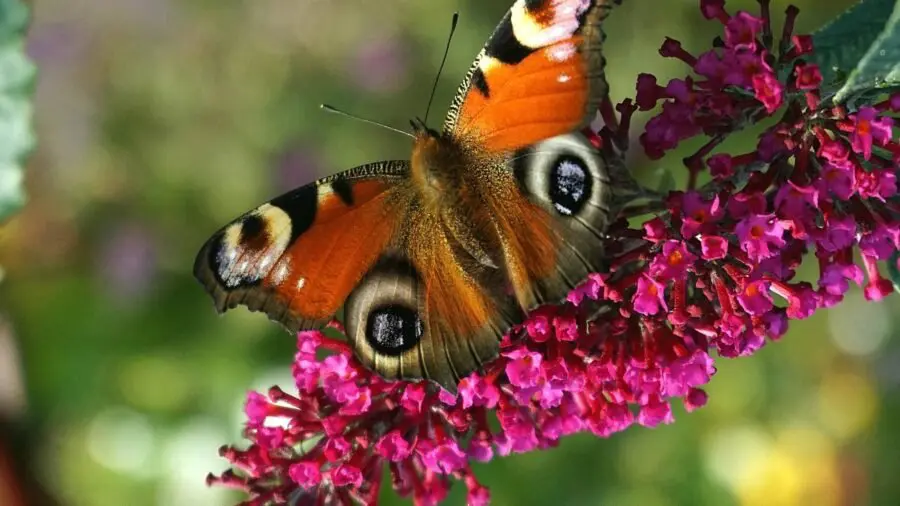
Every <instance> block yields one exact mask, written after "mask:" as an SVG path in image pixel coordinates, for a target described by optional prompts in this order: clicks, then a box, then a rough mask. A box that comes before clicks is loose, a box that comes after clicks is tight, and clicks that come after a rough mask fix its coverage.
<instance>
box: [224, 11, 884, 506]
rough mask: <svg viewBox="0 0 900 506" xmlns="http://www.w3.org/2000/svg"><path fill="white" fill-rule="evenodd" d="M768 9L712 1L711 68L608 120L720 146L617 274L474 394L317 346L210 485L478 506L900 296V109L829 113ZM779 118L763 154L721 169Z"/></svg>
mask: <svg viewBox="0 0 900 506" xmlns="http://www.w3.org/2000/svg"><path fill="white" fill-rule="evenodd" d="M760 3H761V5H762V9H761V12H760V15H759V16H755V15H751V14H748V13H744V12H738V13H736V14H734V15H732V14H730V13H729V12H728V11H726V9H725V2H724V1H723V0H701V1H700V7H701V11H702V13H703V15H704V16H705V17H706V18H707V19H711V20H715V21H716V22H718V23H721V25H722V28H723V30H724V35H723V38H721V39H719V41H718V43H717V44H715V47H714V48H713V49H711V50H709V51H706V52H704V53H702V54H700V55H699V56H695V55H692V54H690V53H689V52H688V51H686V50H685V49H684V48H683V47H682V45H681V44H680V42H678V41H676V40H673V39H667V40H666V41H665V42H664V43H663V45H662V47H661V49H660V53H661V54H662V55H663V56H665V57H669V58H675V59H678V60H680V61H682V62H683V63H684V64H686V65H687V67H688V69H689V71H690V73H691V74H690V75H687V76H685V77H684V78H679V79H673V80H671V81H669V82H668V83H667V84H666V85H665V86H661V85H660V84H659V82H658V79H657V78H656V77H654V76H652V75H650V74H642V75H641V76H639V77H638V80H637V86H636V92H637V95H636V98H635V100H634V101H632V100H630V99H629V100H626V101H625V102H623V103H622V104H620V105H619V107H616V106H614V105H613V104H612V103H610V102H609V101H606V102H604V103H603V104H602V105H601V107H600V113H601V116H602V117H603V120H604V123H605V125H606V126H605V127H604V128H603V129H602V130H600V132H592V131H587V132H586V134H587V135H591V136H593V137H594V140H595V141H596V145H598V146H604V148H603V149H606V150H607V153H608V154H609V155H610V156H615V152H614V151H615V150H614V149H612V147H614V146H615V147H622V148H624V146H623V145H622V143H623V140H624V139H628V138H629V131H628V125H629V124H631V115H632V114H633V113H634V112H635V111H636V110H641V111H651V110H656V111H658V113H656V114H655V115H654V116H653V117H652V118H650V119H649V121H648V122H647V123H646V126H645V127H644V130H643V132H641V134H640V137H639V141H640V147H641V148H642V149H643V151H644V153H645V154H646V155H647V156H648V157H650V158H652V159H658V158H662V157H664V156H665V155H666V154H667V153H668V152H670V151H672V150H673V149H675V148H677V147H678V146H679V145H680V144H681V143H682V142H683V141H685V140H687V139H691V138H693V137H696V136H700V135H703V136H705V137H706V138H708V141H707V142H706V144H704V145H703V146H701V147H700V148H699V149H698V150H697V151H696V152H695V153H694V154H692V155H690V156H688V157H686V158H684V159H683V164H684V166H685V169H686V170H687V176H688V177H687V185H686V187H685V188H684V189H682V190H681V191H673V192H670V193H669V194H668V195H665V196H663V197H662V198H660V199H659V200H658V201H655V202H652V204H651V205H649V206H641V208H640V209H637V208H636V209H635V210H632V209H628V210H626V211H625V212H624V213H623V217H624V218H630V220H627V219H621V220H619V221H617V222H616V223H615V225H613V226H612V227H611V228H610V229H609V230H608V231H607V233H606V235H607V236H608V238H607V239H605V241H606V244H604V246H605V248H604V251H605V255H606V257H607V258H606V259H607V260H608V261H609V269H608V271H607V272H603V273H593V274H591V275H590V276H589V277H588V278H587V279H585V280H584V281H583V282H582V283H581V285H580V286H578V287H577V288H575V289H574V290H572V291H571V292H570V293H569V295H568V297H567V298H566V301H565V302H564V303H562V304H558V305H546V306H542V307H540V308H537V309H536V310H534V311H533V312H531V314H529V315H528V316H527V318H526V319H525V320H524V321H522V322H520V324H519V325H517V326H516V327H515V328H513V329H512V330H511V331H510V332H509V334H508V335H507V336H505V338H504V340H503V342H502V343H501V353H500V356H499V357H498V358H497V359H495V360H494V361H492V362H491V363H489V364H486V366H485V367H484V369H483V370H481V371H478V372H476V373H473V374H471V375H470V376H468V377H466V378H464V379H462V380H461V382H460V383H459V385H458V394H457V395H455V396H454V395H451V394H449V393H448V392H446V391H443V390H441V389H440V388H438V387H436V386H435V385H433V384H431V383H428V382H389V381H386V380H384V379H382V378H381V377H380V376H378V375H377V374H375V373H373V372H371V371H370V370H368V369H366V368H365V367H363V366H362V365H361V364H360V362H359V361H357V359H356V358H355V357H354V355H353V351H352V348H351V347H350V346H349V345H348V344H347V343H346V342H344V341H342V340H339V339H334V338H331V337H327V336H326V335H325V334H324V333H323V332H319V331H310V332H301V333H299V334H298V335H297V350H298V351H297V353H296V355H295V357H294V362H293V367H292V372H293V378H294V382H295V387H296V388H295V389H294V388H292V389H291V392H285V391H282V390H281V389H278V388H272V389H270V390H269V392H268V393H267V394H266V395H263V394H260V393H251V394H250V395H249V396H248V398H247V402H246V405H245V414H246V417H247V423H246V431H245V435H246V437H247V439H248V440H249V441H250V443H249V445H247V446H244V447H241V448H239V447H230V446H229V447H224V448H223V449H222V450H221V454H222V455H223V456H224V457H225V458H226V459H228V461H230V463H231V467H232V469H231V470H228V471H225V472H224V473H222V474H221V475H219V476H210V477H209V479H208V481H209V482H210V483H217V484H221V485H226V486H231V487H235V488H239V489H242V490H244V491H246V492H247V494H248V496H249V497H248V499H247V500H246V501H245V502H244V503H242V504H243V505H246V506H263V505H267V504H273V503H277V504H280V503H285V502H288V501H289V500H295V499H297V498H300V497H302V498H303V502H302V503H301V504H309V505H313V504H315V505H325V504H329V505H331V504H334V505H344V504H357V503H361V504H372V505H374V504H377V499H378V496H379V493H380V490H379V488H380V487H381V484H382V480H381V477H382V475H383V473H384V472H385V471H387V472H388V473H389V474H390V476H391V480H390V483H391V486H392V487H393V489H394V490H395V491H396V493H397V494H399V495H400V496H403V497H410V498H412V500H413V501H414V502H415V504H420V505H434V504H437V503H439V502H440V501H442V500H443V499H444V498H445V497H446V495H447V493H448V490H449V487H450V485H451V484H452V483H453V482H460V483H462V484H463V485H464V486H465V487H466V489H467V491H468V495H467V501H468V504H470V505H475V506H481V505H486V504H488V503H489V501H490V493H489V491H488V489H487V488H486V487H485V486H484V485H483V484H481V483H480V482H479V481H478V479H477V478H476V476H475V474H474V472H473V470H472V463H473V462H487V461H490V460H491V459H493V458H496V457H498V456H504V455H508V454H510V453H522V452H530V451H538V450H544V449H549V448H552V447H553V446H555V445H557V444H558V443H559V440H560V439H561V438H563V437H566V436H568V435H571V434H575V433H579V432H590V433H592V434H594V435H596V436H598V437H608V436H610V435H612V434H615V433H617V432H620V431H622V430H625V429H627V428H629V427H631V426H633V425H635V424H638V425H643V426H646V427H654V426H657V425H659V424H666V423H671V422H672V421H673V419H674V415H673V411H672V402H681V403H682V404H683V405H684V407H685V409H687V410H688V411H693V410H695V409H698V408H700V407H702V406H704V405H705V404H706V403H707V400H708V396H707V393H706V392H705V391H704V390H703V388H704V386H705V385H706V384H708V383H709V382H710V381H711V379H712V377H713V376H714V375H715V372H716V368H715V360H718V359H720V358H719V357H739V356H748V355H752V354H754V353H755V352H756V351H757V350H759V349H761V348H762V347H763V346H766V345H769V344H770V343H773V342H776V341H778V340H780V339H781V338H782V337H783V336H784V335H785V332H786V331H787V328H788V325H789V321H790V320H795V319H803V318H807V317H809V316H811V315H812V314H813V313H814V312H815V311H817V310H818V309H820V308H824V307H830V306H833V305H835V304H837V303H839V302H840V301H841V300H842V299H843V297H844V295H845V294H846V293H847V291H848V290H849V288H850V284H851V282H852V283H854V284H857V285H860V286H862V288H863V291H864V294H865V297H866V298H867V299H869V300H879V299H881V298H883V297H885V296H887V295H888V294H889V293H891V292H892V291H893V285H892V283H891V280H890V279H888V278H886V277H885V275H884V274H883V273H882V272H888V271H887V270H886V269H885V268H886V265H885V264H886V263H887V262H896V261H897V258H896V255H895V254H896V252H897V251H898V248H900V219H898V216H900V199H898V195H897V182H896V171H897V166H898V162H900V143H898V141H897V139H895V138H894V137H893V133H892V130H891V127H892V125H893V122H894V119H893V114H894V113H897V112H900V94H898V95H895V96H893V97H890V98H889V99H887V100H885V101H884V102H883V103H880V104H874V105H873V106H862V107H860V108H859V109H858V110H855V111H849V110H847V108H846V107H844V106H842V105H834V104H830V103H829V104H823V103H822V102H823V99H822V97H823V96H824V95H823V92H822V90H821V86H822V76H821V72H820V70H819V69H818V67H816V65H814V64H812V63H805V62H803V61H800V60H798V58H800V57H802V56H804V55H809V54H810V53H812V52H813V51H814V48H813V46H812V39H811V38H810V37H809V36H806V35H794V34H793V33H792V31H793V26H794V19H795V17H796V16H797V10H796V9H795V8H788V10H787V19H786V20H785V23H784V29H783V32H782V40H780V41H777V40H773V39H774V36H773V34H772V26H771V25H772V23H771V19H770V16H769V9H768V2H767V1H765V0H762V1H761V2H760ZM776 111H783V112H782V113H780V116H775V117H773V113H775V112H776ZM616 112H618V115H617V114H616ZM764 120H765V121H766V123H765V124H766V125H769V126H768V127H767V128H765V130H764V131H763V132H762V133H761V134H760V135H759V138H758V140H757V142H756V143H755V147H754V149H753V150H752V151H749V152H746V153H734V152H718V153H714V152H715V151H716V150H717V148H720V147H721V144H722V142H723V141H724V140H725V139H726V138H727V137H728V136H729V135H730V134H732V133H734V132H736V131H738V130H741V129H743V128H745V127H747V126H750V125H752V124H756V123H759V122H761V121H764ZM876 147H877V148H878V149H875V148H876ZM723 151H725V150H723ZM707 170H708V171H709V175H711V176H712V177H704V178H702V179H701V178H700V175H701V173H702V172H703V171H707ZM701 181H709V182H707V183H705V184H702V185H701V184H700V182H701ZM651 213H652V214H651ZM642 219H643V221H641V220H642ZM804 262H808V263H809V262H814V263H815V264H816V266H817V267H818V271H817V272H818V280H817V282H816V285H815V286H814V285H812V284H810V283H806V282H798V281H797V280H796V279H795V278H796V277H797V272H798V269H799V268H800V267H801V265H802V264H803V263H804ZM894 267H896V266H894ZM598 308H601V309H603V311H599V312H598V311H597V309H598ZM334 328H335V329H338V330H340V326H339V324H335V325H334ZM279 420H282V421H283V420H287V423H286V424H285V423H282V424H276V423H275V422H276V421H279ZM298 503H300V502H298Z"/></svg>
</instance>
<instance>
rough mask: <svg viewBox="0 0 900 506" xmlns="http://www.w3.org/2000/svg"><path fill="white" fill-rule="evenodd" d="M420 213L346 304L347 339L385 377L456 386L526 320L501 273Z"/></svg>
mask: <svg viewBox="0 0 900 506" xmlns="http://www.w3.org/2000/svg"><path fill="white" fill-rule="evenodd" d="M440 220H441V218H440V216H438V215H435V214H433V213H429V212H427V210H426V209H425V208H424V207H423V206H419V205H416V206H414V207H413V208H412V209H411V210H410V212H409V214H408V215H407V220H406V222H405V224H404V226H403V230H404V231H405V233H404V236H403V239H402V241H401V242H400V244H398V247H397V248H396V249H394V250H392V251H390V252H388V253H386V254H385V255H384V256H382V257H381V258H380V259H379V260H378V262H376V264H375V265H373V267H372V269H370V271H369V272H368V273H367V274H366V276H365V278H364V279H363V280H362V281H361V282H360V283H359V285H358V287H357V288H356V289H355V290H354V291H353V293H352V294H351V295H350V297H349V298H348V299H347V304H346V307H345V311H344V316H345V320H346V329H347V335H348V337H349V338H350V340H351V342H352V343H353V346H354V349H355V350H356V351H357V355H358V356H359V357H360V359H361V360H362V362H363V363H364V364H366V365H367V366H369V367H372V368H373V369H375V370H377V371H378V372H379V373H381V374H382V375H383V376H385V377H386V378H391V379H393V378H429V379H431V380H434V381H436V382H438V383H439V384H440V385H442V386H443V387H444V388H445V389H447V390H449V391H451V392H452V391H455V390H456V387H457V383H458V382H459V380H460V379H461V378H463V377H464V376H466V375H468V374H469V373H471V372H473V371H475V370H477V369H479V368H481V367H482V366H483V365H484V364H485V363H487V362H488V361H490V360H491V359H493V358H494V357H495V356H496V355H497V353H498V350H499V343H500V339H501V338H502V337H503V335H504V334H505V333H506V331H507V330H509V328H510V327H511V326H512V324H513V323H514V322H515V321H518V319H520V318H521V313H520V312H519V311H518V308H517V307H516V306H515V305H514V303H513V301H512V300H511V299H510V298H509V297H508V296H503V294H502V293H501V291H502V287H503V286H504V285H503V279H502V274H501V273H500V272H499V271H497V269H496V268H493V269H492V268H489V267H486V266H483V265H479V264H478V263H477V262H475V261H474V260H473V259H472V258H471V257H470V256H468V253H467V252H466V251H464V250H463V249H462V248H460V247H459V246H458V244H456V243H455V242H454V239H453V238H452V236H450V235H448V234H447V233H446V231H445V229H444V228H443V227H442V226H441V223H440Z"/></svg>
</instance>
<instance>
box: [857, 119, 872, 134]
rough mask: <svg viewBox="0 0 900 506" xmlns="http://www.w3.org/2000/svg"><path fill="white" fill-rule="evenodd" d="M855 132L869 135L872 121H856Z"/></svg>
mask: <svg viewBox="0 0 900 506" xmlns="http://www.w3.org/2000/svg"><path fill="white" fill-rule="evenodd" d="M856 133H858V134H860V135H869V134H870V133H872V122H871V121H869V120H867V119H864V120H861V121H859V122H857V123H856Z"/></svg>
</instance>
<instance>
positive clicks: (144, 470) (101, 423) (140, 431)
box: [87, 407, 156, 477]
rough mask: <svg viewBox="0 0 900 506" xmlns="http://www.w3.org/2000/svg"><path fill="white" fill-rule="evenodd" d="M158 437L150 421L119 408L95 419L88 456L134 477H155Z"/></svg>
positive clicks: (126, 409)
mask: <svg viewBox="0 0 900 506" xmlns="http://www.w3.org/2000/svg"><path fill="white" fill-rule="evenodd" d="M155 440H156V437H155V435H154V433H153V426H152V425H151V424H150V422H149V421H148V420H147V418H146V417H145V416H144V415H142V414H140V413H138V412H136V411H134V410H131V409H128V408H124V407H115V408H110V409H107V410H106V411H103V412H101V413H100V414H98V415H97V416H96V417H94V419H93V420H91V422H90V425H89V427H88V432H87V450H88V454H89V455H90V456H91V458H93V459H94V460H96V461H97V462H98V463H100V464H101V465H103V466H105V467H107V468H109V469H112V470H114V471H117V472H120V473H124V474H130V475H134V476H141V477H143V476H151V475H152V474H153V471H154V469H153V466H151V465H150V461H151V456H152V453H153V448H154V445H155Z"/></svg>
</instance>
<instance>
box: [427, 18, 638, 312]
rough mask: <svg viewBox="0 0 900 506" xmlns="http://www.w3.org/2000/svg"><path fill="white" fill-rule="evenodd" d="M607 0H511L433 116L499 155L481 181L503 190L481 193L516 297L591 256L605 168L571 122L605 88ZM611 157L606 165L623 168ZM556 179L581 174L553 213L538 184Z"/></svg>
mask: <svg viewBox="0 0 900 506" xmlns="http://www.w3.org/2000/svg"><path fill="white" fill-rule="evenodd" d="M617 3H619V2H618V1H617V0H517V1H516V2H515V3H514V4H513V6H512V8H511V9H510V10H509V11H508V12H507V14H506V16H504V18H503V20H502V21H501V22H500V24H499V25H498V26H497V28H496V29H495V31H494V33H493V34H492V36H491V37H490V39H489V40H488V42H487V43H486V44H485V46H484V48H483V49H482V51H481V53H480V54H479V55H478V57H477V59H476V61H475V63H474V64H473V66H472V68H471V69H470V71H469V72H468V74H467V76H466V78H465V80H464V81H463V83H462V85H461V86H460V89H459V92H458V93H457V96H456V98H455V100H454V102H453V104H452V105H451V108H450V111H449V113H448V116H447V119H446V121H445V123H444V134H445V135H446V136H448V137H450V138H452V139H455V140H456V142H458V143H459V144H461V145H463V146H468V147H469V148H470V149H472V150H474V151H477V152H481V153H483V154H484V156H485V157H488V158H494V159H500V160H502V163H504V164H506V165H507V168H508V171H507V173H506V174H504V175H502V176H495V177H494V179H493V180H492V181H490V183H485V186H490V187H493V188H503V190H502V191H496V190H495V191H486V192H484V193H485V195H487V198H486V204H487V207H488V208H489V209H490V210H491V212H490V214H491V215H492V216H493V217H494V223H495V227H496V230H497V233H498V235H499V237H500V239H501V243H502V244H501V247H502V251H503V257H504V263H505V268H506V271H507V276H508V279H509V281H510V283H511V284H512V286H513V289H514V291H515V294H516V298H517V300H518V302H519V305H520V306H521V307H523V308H524V309H531V308H533V307H535V306H536V305H539V304H541V303H544V302H555V301H558V300H559V299H561V298H562V297H563V296H564V295H565V293H566V292H567V291H568V290H570V289H571V288H573V287H574V286H576V285H577V284H578V283H579V282H580V281H581V280H583V279H584V277H585V276H586V275H587V274H588V273H590V272H594V271H597V270H600V269H602V268H603V266H602V257H603V246H602V240H603V231H604V230H605V229H606V227H607V225H608V223H609V222H610V221H611V220H612V219H614V218H613V217H612V216H611V215H613V214H614V213H615V209H614V208H615V207H616V205H617V203H616V202H613V199H614V196H613V189H612V187H611V185H610V183H611V182H612V177H611V175H610V169H611V168H610V167H609V166H608V163H607V161H606V160H604V158H603V157H602V154H601V153H600V151H599V150H597V149H596V148H594V147H593V146H592V145H591V144H590V143H589V142H587V141H586V139H585V138H584V137H583V136H581V135H580V134H579V133H578V132H579V131H580V130H581V129H582V128H584V127H585V126H587V125H588V124H589V123H590V122H591V120H592V119H593V118H594V117H595V114H596V111H597V108H598V106H599V104H600V102H601V101H602V100H603V98H604V97H605V96H606V95H607V93H608V90H609V86H608V84H607V82H606V78H605V74H604V65H605V61H604V58H603V55H602V47H603V42H604V38H605V36H604V34H603V32H602V31H601V28H600V24H601V22H602V21H603V20H604V19H605V18H606V17H607V15H608V14H609V11H610V10H611V9H612V7H613V5H614V4H617ZM561 160H566V165H565V167H563V166H562V165H559V164H561V163H562V162H561ZM617 168H618V167H612V170H613V172H617V173H621V172H623V171H622V170H615V169H617ZM559 170H563V172H566V174H562V173H561V172H559ZM576 173H577V174H576ZM573 175H577V176H578V178H580V179H578V180H577V181H576V180H574V179H571V178H570V176H572V177H574V176H573ZM564 176H565V177H564ZM561 178H562V179H561ZM567 178H569V179H567ZM563 179H565V180H566V181H569V183H566V184H570V185H571V184H575V183H578V184H580V185H581V186H580V187H579V188H578V192H579V193H580V195H581V199H582V200H581V201H580V202H578V203H577V204H578V209H577V210H576V211H577V212H569V213H561V212H560V211H559V207H558V204H559V202H557V201H555V200H554V199H555V198H556V197H554V196H553V195H551V193H552V192H551V191H550V190H549V187H550V185H558V184H559V182H560V181H563ZM617 179H627V178H617ZM559 189H560V188H556V190H559ZM570 211H571V210H570Z"/></svg>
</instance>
